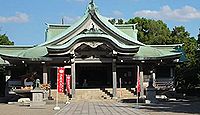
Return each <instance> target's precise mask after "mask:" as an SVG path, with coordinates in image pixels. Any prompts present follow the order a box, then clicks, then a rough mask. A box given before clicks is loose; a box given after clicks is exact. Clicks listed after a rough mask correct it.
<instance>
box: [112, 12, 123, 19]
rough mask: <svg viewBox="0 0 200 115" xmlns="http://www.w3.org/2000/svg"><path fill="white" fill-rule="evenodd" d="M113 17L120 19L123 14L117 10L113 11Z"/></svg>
mask: <svg viewBox="0 0 200 115" xmlns="http://www.w3.org/2000/svg"><path fill="white" fill-rule="evenodd" d="M113 16H114V17H117V18H121V17H122V16H123V13H122V12H121V11H119V10H115V11H113Z"/></svg>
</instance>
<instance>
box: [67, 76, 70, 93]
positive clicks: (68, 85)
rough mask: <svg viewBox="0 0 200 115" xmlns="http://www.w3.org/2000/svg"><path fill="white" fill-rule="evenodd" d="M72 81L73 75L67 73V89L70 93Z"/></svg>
mask: <svg viewBox="0 0 200 115" xmlns="http://www.w3.org/2000/svg"><path fill="white" fill-rule="evenodd" d="M70 81H71V75H66V89H67V93H68V94H70Z"/></svg>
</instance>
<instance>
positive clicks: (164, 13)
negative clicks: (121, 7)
mask: <svg viewBox="0 0 200 115" xmlns="http://www.w3.org/2000/svg"><path fill="white" fill-rule="evenodd" d="M134 15H135V16H139V17H147V18H153V19H163V20H175V21H189V20H194V19H200V11H198V10H197V9H196V8H194V7H191V6H184V7H182V8H180V9H174V10H173V9H171V8H170V7H169V6H168V5H166V6H163V7H162V8H161V9H160V10H159V11H153V10H142V11H137V12H135V13H134Z"/></svg>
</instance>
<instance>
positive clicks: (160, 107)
mask: <svg viewBox="0 0 200 115" xmlns="http://www.w3.org/2000/svg"><path fill="white" fill-rule="evenodd" d="M122 103H136V100H135V99H133V100H122ZM140 105H141V106H140V109H143V110H144V111H145V110H147V111H151V112H172V113H188V114H200V98H197V97H195V98H191V97H190V98H189V99H176V100H159V101H158V102H157V103H154V104H145V103H143V100H140Z"/></svg>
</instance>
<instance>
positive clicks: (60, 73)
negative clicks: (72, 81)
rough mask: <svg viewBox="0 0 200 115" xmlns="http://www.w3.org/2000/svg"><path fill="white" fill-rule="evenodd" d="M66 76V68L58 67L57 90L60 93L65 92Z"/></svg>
mask: <svg viewBox="0 0 200 115" xmlns="http://www.w3.org/2000/svg"><path fill="white" fill-rule="evenodd" d="M64 74H65V68H64V67H58V68H57V90H58V93H63V92H64Z"/></svg>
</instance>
